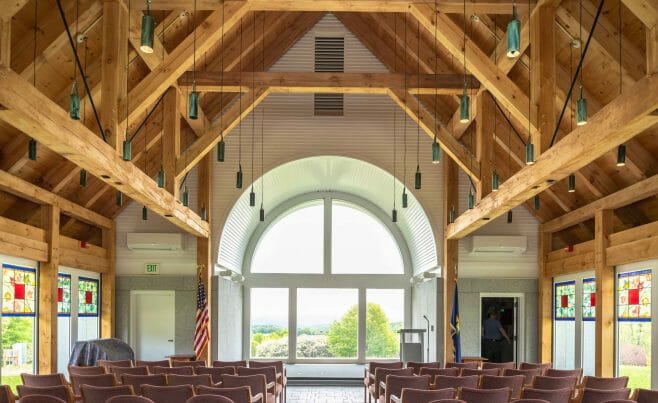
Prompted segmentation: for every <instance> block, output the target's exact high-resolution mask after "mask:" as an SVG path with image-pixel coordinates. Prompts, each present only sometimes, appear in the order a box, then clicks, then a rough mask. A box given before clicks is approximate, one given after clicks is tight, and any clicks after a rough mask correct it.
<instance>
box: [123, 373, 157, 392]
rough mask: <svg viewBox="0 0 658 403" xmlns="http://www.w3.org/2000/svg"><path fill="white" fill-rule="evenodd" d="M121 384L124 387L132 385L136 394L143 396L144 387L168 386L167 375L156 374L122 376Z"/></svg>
mask: <svg viewBox="0 0 658 403" xmlns="http://www.w3.org/2000/svg"><path fill="white" fill-rule="evenodd" d="M121 383H123V384H124V385H130V386H132V387H133V389H134V390H135V392H137V394H138V395H141V394H142V385H153V386H166V385H167V375H165V374H154V375H131V374H125V375H122V376H121Z"/></svg>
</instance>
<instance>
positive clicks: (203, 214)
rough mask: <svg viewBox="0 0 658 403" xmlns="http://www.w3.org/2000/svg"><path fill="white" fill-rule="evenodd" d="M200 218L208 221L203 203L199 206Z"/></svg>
mask: <svg viewBox="0 0 658 403" xmlns="http://www.w3.org/2000/svg"><path fill="white" fill-rule="evenodd" d="M201 219H202V220H203V221H208V210H207V209H206V206H205V204H204V205H203V206H201Z"/></svg>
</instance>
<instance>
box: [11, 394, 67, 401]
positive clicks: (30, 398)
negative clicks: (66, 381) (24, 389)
mask: <svg viewBox="0 0 658 403" xmlns="http://www.w3.org/2000/svg"><path fill="white" fill-rule="evenodd" d="M26 402H27V403H66V400H62V399H60V398H58V397H55V396H47V395H29V396H25V397H22V398H21V401H20V403H26Z"/></svg>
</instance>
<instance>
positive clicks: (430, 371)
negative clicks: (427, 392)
mask: <svg viewBox="0 0 658 403" xmlns="http://www.w3.org/2000/svg"><path fill="white" fill-rule="evenodd" d="M460 371H461V370H460V369H459V368H424V367H423V368H421V369H420V374H421V375H429V376H431V377H432V378H434V377H435V376H437V375H447V376H459V372H460Z"/></svg>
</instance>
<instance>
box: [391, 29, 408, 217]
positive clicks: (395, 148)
mask: <svg viewBox="0 0 658 403" xmlns="http://www.w3.org/2000/svg"><path fill="white" fill-rule="evenodd" d="M393 18H394V21H393V30H394V31H395V32H394V34H393V49H394V52H393V53H395V66H394V68H393V71H394V72H395V73H397V72H398V44H397V41H396V40H395V38H397V36H398V19H397V16H394V17H393ZM405 79H406V77H405ZM397 112H398V107H397V105H393V175H392V178H391V179H392V184H393V209H392V210H391V221H392V222H394V223H396V222H398V210H397V209H396V203H395V169H396V165H397V137H396V134H397V119H398V113H397Z"/></svg>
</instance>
